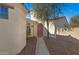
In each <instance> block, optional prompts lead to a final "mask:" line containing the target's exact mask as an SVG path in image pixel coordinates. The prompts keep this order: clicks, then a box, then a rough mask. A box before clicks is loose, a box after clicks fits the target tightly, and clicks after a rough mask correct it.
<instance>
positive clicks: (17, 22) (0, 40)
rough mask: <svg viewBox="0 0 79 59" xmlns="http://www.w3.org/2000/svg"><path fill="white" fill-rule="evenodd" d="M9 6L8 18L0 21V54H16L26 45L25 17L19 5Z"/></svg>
mask: <svg viewBox="0 0 79 59" xmlns="http://www.w3.org/2000/svg"><path fill="white" fill-rule="evenodd" d="M10 5H12V6H13V7H14V9H9V18H8V19H7V20H1V21H0V54H18V53H19V52H20V51H21V50H22V49H23V48H24V46H25V45H26V27H25V26H26V21H25V20H26V19H25V15H24V13H23V11H22V9H21V8H20V4H10ZM22 13H23V14H22Z"/></svg>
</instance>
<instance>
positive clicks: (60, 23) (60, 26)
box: [30, 11, 69, 36]
mask: <svg viewBox="0 0 79 59" xmlns="http://www.w3.org/2000/svg"><path fill="white" fill-rule="evenodd" d="M30 15H31V20H33V21H36V22H38V23H41V24H43V29H42V26H41V27H38V26H37V27H38V28H39V29H40V28H41V29H40V30H43V32H41V33H43V36H46V35H47V24H46V22H44V21H40V20H38V19H37V18H35V17H34V12H33V11H31V12H30ZM54 23H55V24H56V27H57V29H56V30H57V34H60V32H63V31H64V30H68V27H69V23H68V21H67V19H66V17H65V16H61V17H56V18H55V19H54V20H53V19H50V20H49V33H50V34H54V32H55V25H54ZM38 28H37V29H38Z"/></svg>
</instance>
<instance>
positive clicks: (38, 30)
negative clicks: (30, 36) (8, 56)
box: [37, 24, 43, 37]
mask: <svg viewBox="0 0 79 59" xmlns="http://www.w3.org/2000/svg"><path fill="white" fill-rule="evenodd" d="M37 36H38V37H42V36H43V25H42V24H38V25H37Z"/></svg>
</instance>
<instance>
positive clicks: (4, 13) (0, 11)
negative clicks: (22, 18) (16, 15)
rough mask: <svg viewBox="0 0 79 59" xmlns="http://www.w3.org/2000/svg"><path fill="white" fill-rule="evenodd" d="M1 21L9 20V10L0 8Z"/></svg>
mask: <svg viewBox="0 0 79 59" xmlns="http://www.w3.org/2000/svg"><path fill="white" fill-rule="evenodd" d="M0 19H8V8H7V7H0Z"/></svg>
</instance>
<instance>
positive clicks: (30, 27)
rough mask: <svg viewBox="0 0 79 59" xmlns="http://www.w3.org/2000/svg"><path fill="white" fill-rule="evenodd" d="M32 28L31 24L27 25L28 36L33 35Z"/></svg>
mask: <svg viewBox="0 0 79 59" xmlns="http://www.w3.org/2000/svg"><path fill="white" fill-rule="evenodd" d="M31 29H32V26H31V24H30V23H27V35H31Z"/></svg>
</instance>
